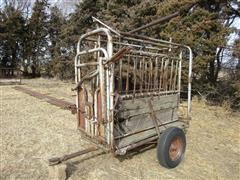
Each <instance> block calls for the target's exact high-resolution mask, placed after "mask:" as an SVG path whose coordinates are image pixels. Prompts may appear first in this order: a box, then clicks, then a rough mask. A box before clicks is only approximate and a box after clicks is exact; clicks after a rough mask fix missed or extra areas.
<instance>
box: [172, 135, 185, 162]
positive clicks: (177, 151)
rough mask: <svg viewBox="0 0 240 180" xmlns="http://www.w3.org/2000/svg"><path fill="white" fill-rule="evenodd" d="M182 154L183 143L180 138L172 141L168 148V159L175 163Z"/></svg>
mask: <svg viewBox="0 0 240 180" xmlns="http://www.w3.org/2000/svg"><path fill="white" fill-rule="evenodd" d="M182 153H183V141H182V139H181V138H180V137H176V138H174V139H173V140H172V142H171V144H170V147H169V157H170V159H171V160H172V161H176V160H177V159H178V158H179V157H181V155H182Z"/></svg>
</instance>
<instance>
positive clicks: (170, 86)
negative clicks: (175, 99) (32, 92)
mask: <svg viewBox="0 0 240 180" xmlns="http://www.w3.org/2000/svg"><path fill="white" fill-rule="evenodd" d="M173 66H174V64H173V59H172V60H171V72H170V80H169V89H168V90H170V91H171V90H172V78H173Z"/></svg>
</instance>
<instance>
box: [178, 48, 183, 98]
mask: <svg viewBox="0 0 240 180" xmlns="http://www.w3.org/2000/svg"><path fill="white" fill-rule="evenodd" d="M181 75H182V51H181V52H180V54H179V66H178V94H179V96H180V92H181V78H182V77H181Z"/></svg>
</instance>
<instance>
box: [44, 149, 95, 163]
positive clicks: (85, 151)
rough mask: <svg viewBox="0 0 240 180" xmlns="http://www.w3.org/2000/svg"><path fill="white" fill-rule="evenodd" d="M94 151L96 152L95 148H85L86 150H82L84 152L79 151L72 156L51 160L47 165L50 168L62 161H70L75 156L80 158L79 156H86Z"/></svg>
mask: <svg viewBox="0 0 240 180" xmlns="http://www.w3.org/2000/svg"><path fill="white" fill-rule="evenodd" d="M96 150H98V148H97V147H90V148H87V149H84V150H81V151H78V152H75V153H72V154H66V155H64V156H62V157H54V158H51V159H49V160H48V162H49V165H50V166H52V165H56V164H59V163H61V162H63V161H66V160H68V159H72V158H75V157H77V156H81V155H84V154H87V153H89V152H92V151H96Z"/></svg>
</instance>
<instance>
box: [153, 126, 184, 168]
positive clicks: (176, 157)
mask: <svg viewBox="0 0 240 180" xmlns="http://www.w3.org/2000/svg"><path fill="white" fill-rule="evenodd" d="M185 148H186V137H185V133H184V132H183V130H182V129H180V128H177V127H170V128H168V129H166V130H165V131H164V132H163V133H162V134H161V136H160V138H159V140H158V144H157V158H158V161H159V163H160V164H161V165H162V166H164V167H166V168H175V167H176V166H177V165H178V164H179V163H180V162H181V161H182V159H183V155H184V152H185Z"/></svg>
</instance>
